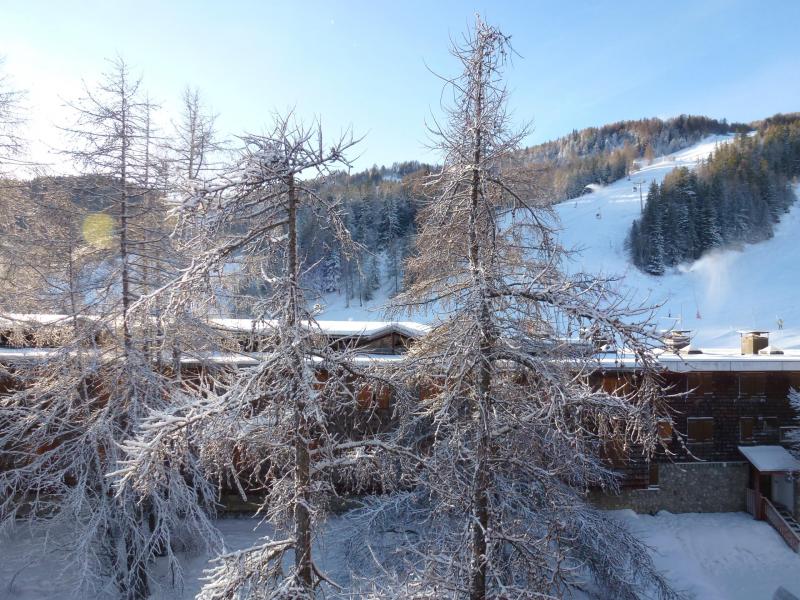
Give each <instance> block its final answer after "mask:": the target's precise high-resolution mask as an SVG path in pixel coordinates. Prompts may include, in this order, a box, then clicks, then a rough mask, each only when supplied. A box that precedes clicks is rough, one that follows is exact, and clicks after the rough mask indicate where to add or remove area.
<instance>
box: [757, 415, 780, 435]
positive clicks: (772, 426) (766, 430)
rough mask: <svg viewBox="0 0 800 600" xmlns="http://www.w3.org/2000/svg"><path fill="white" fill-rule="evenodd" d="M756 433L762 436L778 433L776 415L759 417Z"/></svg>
mask: <svg viewBox="0 0 800 600" xmlns="http://www.w3.org/2000/svg"><path fill="white" fill-rule="evenodd" d="M757 427H758V431H757V433H759V434H761V435H764V436H775V435H778V417H760V418H759V419H758V425H757Z"/></svg>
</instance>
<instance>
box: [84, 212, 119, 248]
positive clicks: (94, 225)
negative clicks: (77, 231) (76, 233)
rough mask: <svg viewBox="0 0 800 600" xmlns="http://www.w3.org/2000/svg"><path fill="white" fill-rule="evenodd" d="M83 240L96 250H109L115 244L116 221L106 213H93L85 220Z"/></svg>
mask: <svg viewBox="0 0 800 600" xmlns="http://www.w3.org/2000/svg"><path fill="white" fill-rule="evenodd" d="M81 230H82V232H83V239H84V240H86V241H87V242H88V243H89V244H91V245H92V246H94V247H96V248H102V249H108V248H111V246H112V245H113V244H114V219H113V218H111V216H109V215H107V214H105V213H93V214H91V215H88V216H87V217H86V218H85V219H84V220H83V227H82V228H81Z"/></svg>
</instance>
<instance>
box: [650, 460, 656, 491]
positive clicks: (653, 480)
mask: <svg viewBox="0 0 800 600" xmlns="http://www.w3.org/2000/svg"><path fill="white" fill-rule="evenodd" d="M648 484H649V485H650V487H658V463H657V462H651V463H650V481H649V483H648Z"/></svg>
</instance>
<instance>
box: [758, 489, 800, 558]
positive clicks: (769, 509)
mask: <svg viewBox="0 0 800 600" xmlns="http://www.w3.org/2000/svg"><path fill="white" fill-rule="evenodd" d="M762 498H763V497H762ZM763 506H764V517H765V518H766V520H767V521H768V522H769V524H770V525H772V526H773V527H774V528H775V529H776V530H777V531H778V533H780V534H781V537H782V538H783V539H784V541H785V542H786V543H787V544H789V547H790V548H791V549H792V550H794V551H795V552H797V551H798V549H800V536H798V535H797V533H795V532H794V531H792V528H791V527H789V524H788V523H787V522H786V520H785V519H784V518H783V517H782V516H781V515H780V513H779V512H778V511H777V510H776V509H775V507H774V506H773V505H772V502H770V501H769V500H767V499H766V498H763Z"/></svg>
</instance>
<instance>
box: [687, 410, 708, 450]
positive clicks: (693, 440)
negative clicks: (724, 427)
mask: <svg viewBox="0 0 800 600" xmlns="http://www.w3.org/2000/svg"><path fill="white" fill-rule="evenodd" d="M686 421H687V424H688V430H689V431H688V434H689V443H690V444H707V443H710V442H712V441H713V440H714V419H713V418H711V417H690V418H688V419H686Z"/></svg>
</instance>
